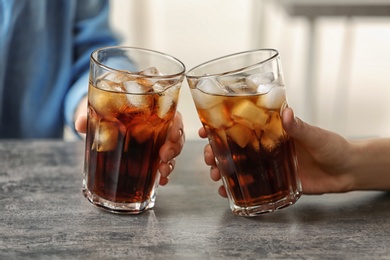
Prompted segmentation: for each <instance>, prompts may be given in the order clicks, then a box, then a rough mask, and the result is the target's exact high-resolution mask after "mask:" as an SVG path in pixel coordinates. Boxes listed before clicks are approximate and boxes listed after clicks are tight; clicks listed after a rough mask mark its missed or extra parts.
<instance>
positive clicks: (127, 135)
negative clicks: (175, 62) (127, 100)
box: [84, 90, 175, 203]
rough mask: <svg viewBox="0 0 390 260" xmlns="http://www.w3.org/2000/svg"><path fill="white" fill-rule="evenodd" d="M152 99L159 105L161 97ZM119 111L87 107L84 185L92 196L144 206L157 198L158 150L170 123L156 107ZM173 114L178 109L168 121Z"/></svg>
mask: <svg viewBox="0 0 390 260" xmlns="http://www.w3.org/2000/svg"><path fill="white" fill-rule="evenodd" d="M95 91H96V90H95ZM111 95H113V94H111ZM122 95H123V94H122ZM152 98H153V99H155V100H156V102H154V103H156V104H157V100H158V98H159V96H158V95H155V97H152ZM111 99H113V100H117V97H114V96H113V97H112V98H111ZM152 103H153V102H152ZM117 110H118V111H116V112H115V113H113V112H112V111H115V110H113V109H111V110H108V109H107V112H106V113H102V111H103V112H105V111H104V110H101V111H99V109H96V108H94V107H93V106H92V104H91V103H89V104H88V125H87V135H86V136H87V139H86V151H85V153H86V156H85V160H86V161H85V180H84V182H85V184H84V185H85V186H86V188H87V190H88V192H89V193H90V194H93V195H94V196H98V197H100V198H102V199H104V200H107V201H110V202H114V203H142V202H144V201H147V200H149V199H150V197H151V196H153V195H154V192H153V190H154V188H155V185H154V184H155V182H156V181H158V179H156V178H158V175H157V174H158V166H159V160H160V159H159V150H160V148H161V146H162V145H163V144H164V142H165V137H166V133H167V130H168V127H169V124H170V122H171V121H170V120H168V119H162V118H159V117H158V116H157V114H156V111H155V110H153V106H152V109H151V108H150V107H148V108H145V109H136V108H131V107H126V106H125V107H123V108H118V109H117ZM174 111H175V106H173V107H172V109H171V110H170V111H169V112H167V114H166V117H165V118H171V117H172V114H173V113H174Z"/></svg>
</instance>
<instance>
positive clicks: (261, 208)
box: [229, 192, 302, 217]
mask: <svg viewBox="0 0 390 260" xmlns="http://www.w3.org/2000/svg"><path fill="white" fill-rule="evenodd" d="M301 195H302V193H301V192H296V193H293V194H290V195H288V196H287V197H285V198H283V199H280V200H278V201H274V202H270V203H266V204H261V205H257V206H251V207H241V206H237V205H235V204H234V203H233V202H232V201H230V200H229V201H230V208H231V210H232V212H233V213H234V214H236V215H238V216H244V217H255V216H258V215H261V214H265V213H270V212H273V211H276V210H278V209H282V208H285V207H288V206H290V205H293V204H294V203H295V202H297V201H298V199H299V198H300V197H301Z"/></svg>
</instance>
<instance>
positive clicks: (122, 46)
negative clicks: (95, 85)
mask: <svg viewBox="0 0 390 260" xmlns="http://www.w3.org/2000/svg"><path fill="white" fill-rule="evenodd" d="M108 49H123V50H136V51H140V52H145V53H152V54H157V55H160V56H165V57H166V58H168V59H170V60H172V61H173V62H176V63H177V64H179V65H180V67H181V70H180V72H178V73H174V74H166V75H138V74H136V73H137V72H132V71H128V70H120V69H115V68H112V67H110V66H107V65H105V64H103V63H102V62H100V61H98V60H97V59H96V58H95V57H94V55H96V54H97V53H98V52H101V51H104V50H108ZM90 59H91V60H92V61H93V62H94V63H96V64H97V65H98V66H100V67H102V68H104V69H105V70H107V71H110V72H115V73H121V74H127V75H131V76H133V77H143V78H151V79H166V78H176V77H180V76H182V75H185V72H186V67H185V65H184V63H183V62H182V61H181V60H179V59H178V58H176V57H174V56H172V55H170V54H167V53H164V52H160V51H155V50H152V49H147V48H140V47H132V46H124V45H117V46H105V47H101V48H98V49H96V50H94V51H92V53H91V55H90Z"/></svg>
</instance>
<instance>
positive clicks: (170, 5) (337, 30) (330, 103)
mask: <svg viewBox="0 0 390 260" xmlns="http://www.w3.org/2000/svg"><path fill="white" fill-rule="evenodd" d="M291 1H292V0H291ZM315 1H321V0H313V1H312V2H315ZM324 1H325V0H324ZM292 2H293V1H292ZM306 2H307V1H306ZM358 2H359V1H358ZM366 2H370V1H366ZM389 5H390V1H389ZM312 18H313V17H312ZM312 18H309V19H308V18H307V17H304V16H295V15H292V14H291V13H289V12H287V11H286V8H285V6H283V5H282V4H280V2H279V1H276V0H244V1H243V0H207V1H205V0H185V1H183V0H169V1H161V0H142V1H141V0H111V18H110V19H111V24H112V26H113V27H114V29H115V30H116V31H117V33H118V34H119V35H120V36H121V38H122V42H123V45H128V46H137V47H143V48H150V49H154V50H158V51H161V52H165V53H168V54H171V55H173V56H175V57H177V58H178V59H180V60H181V61H183V62H184V63H185V65H186V67H187V69H190V68H192V67H194V66H195V65H198V64H200V63H202V62H205V61H207V60H210V59H213V58H216V57H219V56H223V55H226V54H231V53H234V52H239V51H245V50H249V49H255V48H275V49H278V50H279V51H280V54H281V59H282V63H283V70H284V74H285V79H286V88H287V94H288V99H289V104H290V106H291V107H293V108H294V110H295V113H296V114H297V115H298V116H299V117H301V118H302V119H304V120H306V121H308V122H309V123H313V124H316V125H318V126H320V127H323V128H326V129H329V130H333V131H337V132H339V133H340V134H343V135H345V136H347V137H352V138H354V137H358V138H359V137H367V136H390V77H389V76H390V15H389V16H380V17H371V16H363V17H361V16H359V17H346V16H342V15H339V16H321V17H318V18H316V19H312ZM179 110H180V112H181V113H182V114H183V117H184V124H185V131H186V137H187V139H197V138H199V137H198V135H197V132H198V129H199V127H200V126H201V125H200V121H199V119H198V117H197V114H196V110H195V107H194V105H193V102H192V99H191V96H190V92H189V90H188V85H187V83H186V82H185V84H184V85H183V89H182V93H181V99H180V102H179Z"/></svg>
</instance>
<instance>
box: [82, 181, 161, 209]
mask: <svg viewBox="0 0 390 260" xmlns="http://www.w3.org/2000/svg"><path fill="white" fill-rule="evenodd" d="M82 191H83V194H84V196H85V197H86V198H87V199H88V201H89V202H91V203H92V205H94V206H96V207H98V208H100V209H103V210H105V211H108V212H111V213H116V214H141V213H142V212H145V211H146V210H148V209H152V208H153V207H154V204H155V201H156V192H155V191H154V192H153V194H152V196H151V197H150V199H149V200H147V201H144V202H134V203H117V202H112V201H108V200H106V199H103V198H101V197H99V196H97V195H95V194H93V193H91V192H90V191H89V190H88V189H87V188H86V187H83V190H82Z"/></svg>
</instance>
